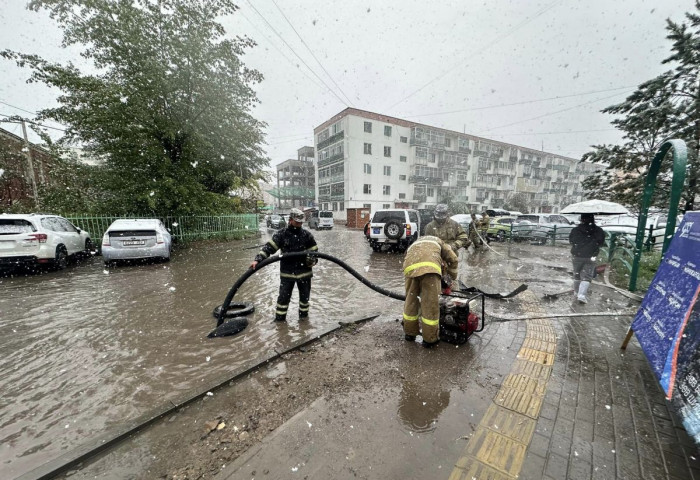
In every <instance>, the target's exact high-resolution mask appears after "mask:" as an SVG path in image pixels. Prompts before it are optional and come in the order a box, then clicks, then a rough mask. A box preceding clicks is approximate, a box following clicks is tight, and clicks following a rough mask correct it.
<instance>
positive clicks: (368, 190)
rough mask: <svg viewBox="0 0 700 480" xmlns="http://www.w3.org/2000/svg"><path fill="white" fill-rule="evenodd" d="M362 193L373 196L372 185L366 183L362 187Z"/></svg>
mask: <svg viewBox="0 0 700 480" xmlns="http://www.w3.org/2000/svg"><path fill="white" fill-rule="evenodd" d="M362 193H365V194H367V195H371V194H372V185H371V184H369V183H365V184H364V185H363V186H362Z"/></svg>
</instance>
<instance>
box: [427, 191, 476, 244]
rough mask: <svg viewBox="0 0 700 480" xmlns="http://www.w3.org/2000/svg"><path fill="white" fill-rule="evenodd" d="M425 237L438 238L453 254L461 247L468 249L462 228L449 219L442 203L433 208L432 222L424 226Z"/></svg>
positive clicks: (467, 238)
mask: <svg viewBox="0 0 700 480" xmlns="http://www.w3.org/2000/svg"><path fill="white" fill-rule="evenodd" d="M425 235H432V236H434V237H438V238H439V239H440V240H442V241H443V242H446V243H447V244H448V245H449V246H450V247H451V248H452V250H453V251H454V252H455V253H457V251H458V250H459V249H460V248H462V247H464V248H467V247H469V244H470V243H471V242H470V241H469V237H468V236H467V232H465V231H464V229H463V228H462V226H461V225H460V224H459V223H457V222H455V221H454V220H452V219H451V218H449V208H448V207H447V205H445V204H444V203H441V204H440V205H438V206H437V207H435V212H433V221H432V222H430V223H429V224H428V225H426V227H425Z"/></svg>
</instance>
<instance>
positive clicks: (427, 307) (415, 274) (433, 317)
mask: <svg viewBox="0 0 700 480" xmlns="http://www.w3.org/2000/svg"><path fill="white" fill-rule="evenodd" d="M443 266H445V267H446V268H445V269H444V270H445V271H443ZM403 273H404V277H405V281H406V301H405V302H404V306H403V331H404V334H405V338H406V340H408V341H410V342H412V341H415V339H416V336H417V335H418V334H419V333H422V335H423V346H424V347H432V346H433V345H435V344H436V343H437V342H438V333H439V329H440V304H439V299H440V291H441V285H440V283H441V280H442V276H443V274H444V273H446V274H447V275H449V277H450V281H451V280H453V279H456V278H457V255H456V254H455V253H454V252H453V251H452V248H450V246H449V245H447V244H446V243H445V242H443V241H442V240H440V239H439V238H438V237H434V236H424V237H421V238H420V239H418V240H417V241H416V242H414V243H413V244H412V245H411V246H410V247H409V248H408V250H407V251H406V258H405V259H404V262H403ZM419 317H420V320H421V323H422V328H421V326H419V324H418V320H419ZM421 330H422V332H421Z"/></svg>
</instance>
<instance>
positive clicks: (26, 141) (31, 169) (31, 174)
mask: <svg viewBox="0 0 700 480" xmlns="http://www.w3.org/2000/svg"><path fill="white" fill-rule="evenodd" d="M20 123H21V124H22V135H23V136H24V148H25V149H26V150H27V151H26V153H27V165H29V180H30V182H31V184H32V192H33V193H34V203H35V204H36V207H37V208H39V206H40V205H39V189H38V188H37V186H36V175H35V174H34V160H33V158H32V149H31V147H30V146H29V139H28V138H27V125H26V124H25V123H24V119H21V121H20Z"/></svg>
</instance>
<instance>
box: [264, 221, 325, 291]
mask: <svg viewBox="0 0 700 480" xmlns="http://www.w3.org/2000/svg"><path fill="white" fill-rule="evenodd" d="M277 250H281V251H282V253H283V254H284V253H289V252H304V251H307V250H308V251H311V252H315V251H318V247H317V246H316V240H315V239H314V236H313V235H312V234H311V232H309V231H308V230H305V229H303V228H301V227H293V226H291V225H289V226H287V227H286V228H284V229H282V230H280V231H278V232H277V233H275V234H274V235H273V236H272V239H271V240H269V241H268V242H267V243H266V244H265V245H263V247H262V249H260V252H259V253H258V254H257V255H256V256H255V261H257V262H261V261H263V260H265V259H266V258H268V257H269V256H270V255H272V254H274V253H275V252H276V251H277ZM280 276H281V277H286V278H295V279H301V278H308V277H313V270H311V267H309V266H308V265H307V264H306V257H296V258H284V256H283V257H282V260H280Z"/></svg>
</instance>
